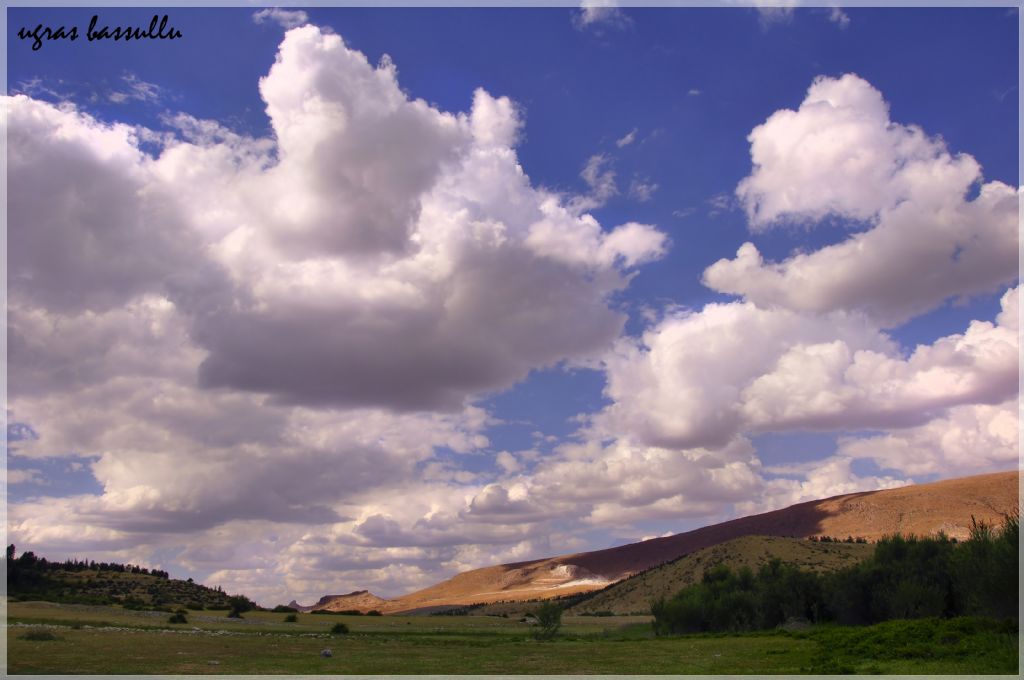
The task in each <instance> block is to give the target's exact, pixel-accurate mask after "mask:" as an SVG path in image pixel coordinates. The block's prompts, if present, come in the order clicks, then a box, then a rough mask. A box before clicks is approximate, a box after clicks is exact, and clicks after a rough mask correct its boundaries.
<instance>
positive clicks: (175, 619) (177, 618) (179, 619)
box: [167, 611, 188, 623]
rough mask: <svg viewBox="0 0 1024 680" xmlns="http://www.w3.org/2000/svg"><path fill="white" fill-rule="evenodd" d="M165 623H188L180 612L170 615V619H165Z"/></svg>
mask: <svg viewBox="0 0 1024 680" xmlns="http://www.w3.org/2000/svg"><path fill="white" fill-rule="evenodd" d="M167 623H188V618H186V616H185V614H184V613H182V612H181V611H177V612H175V613H173V614H171V618H169V619H167Z"/></svg>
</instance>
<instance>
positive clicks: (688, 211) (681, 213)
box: [672, 206, 697, 219]
mask: <svg viewBox="0 0 1024 680" xmlns="http://www.w3.org/2000/svg"><path fill="white" fill-rule="evenodd" d="M695 212H697V209H696V208H694V207H692V206H690V207H687V208H679V209H678V210H673V211H672V217H678V218H679V219H682V218H684V217H689V216H690V215H692V214H694V213H695Z"/></svg>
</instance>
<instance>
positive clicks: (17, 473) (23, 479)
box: [7, 468, 47, 484]
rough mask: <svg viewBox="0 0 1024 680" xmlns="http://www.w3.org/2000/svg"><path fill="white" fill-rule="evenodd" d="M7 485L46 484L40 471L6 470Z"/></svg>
mask: <svg viewBox="0 0 1024 680" xmlns="http://www.w3.org/2000/svg"><path fill="white" fill-rule="evenodd" d="M7 483H8V484H46V483H47V480H46V478H45V477H44V476H43V471H42V470H36V469H34V468H30V469H27V470H10V469H8V470H7Z"/></svg>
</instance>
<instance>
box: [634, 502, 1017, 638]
mask: <svg viewBox="0 0 1024 680" xmlns="http://www.w3.org/2000/svg"><path fill="white" fill-rule="evenodd" d="M972 524H973V526H972V529H971V536H970V538H969V539H968V540H966V541H962V542H959V543H957V542H954V541H952V540H950V539H949V538H947V537H945V536H943V535H940V536H938V537H935V538H916V537H914V536H909V537H904V536H899V535H896V536H889V537H886V538H884V539H882V540H881V541H879V542H878V544H877V545H876V547H875V551H874V553H873V555H872V556H871V557H870V558H869V559H867V560H865V561H864V562H861V563H860V564H857V565H854V566H851V567H847V568H846V569H842V570H839V571H837V572H833V573H831V574H824V575H822V574H816V573H812V572H804V571H801V570H799V569H797V568H796V567H793V566H791V565H787V564H783V563H782V562H781V561H780V560H777V559H776V560H773V561H772V562H770V563H768V564H766V565H764V566H763V567H761V569H760V570H758V572H757V573H756V574H755V573H754V572H753V571H751V570H750V569H749V568H746V567H745V568H742V569H740V570H739V571H738V572H733V571H732V570H731V569H729V567H727V566H724V565H722V566H718V567H715V568H712V569H709V570H708V571H706V572H704V576H703V578H702V580H701V582H700V583H698V584H695V585H693V586H690V587H689V588H686V589H684V590H682V591H680V592H679V593H677V594H676V595H675V596H673V597H672V598H670V599H664V598H662V599H659V600H657V601H656V602H654V603H652V605H651V613H652V614H653V615H654V624H653V625H654V630H655V633H656V634H658V635H668V634H675V633H692V632H711V631H745V630H758V629H765V628H774V627H776V626H778V625H780V624H782V623H784V622H786V621H790V620H804V621H809V622H822V621H836V622H838V623H842V624H872V623H879V622H882V621H888V620H892V619H918V618H925V617H943V618H949V617H954V616H964V615H975V616H990V617H995V618H1005V617H1017V616H1018V609H1017V606H1018V604H1017V603H1018V586H1017V573H1018V569H1019V564H1020V560H1019V556H1018V545H1019V534H1020V523H1019V517H1018V515H1016V514H1015V515H1012V516H1008V517H1007V518H1006V521H1005V523H1004V524H1003V525H1002V527H1000V528H999V529H996V528H994V527H993V526H991V525H988V524H985V523H983V522H973V521H972Z"/></svg>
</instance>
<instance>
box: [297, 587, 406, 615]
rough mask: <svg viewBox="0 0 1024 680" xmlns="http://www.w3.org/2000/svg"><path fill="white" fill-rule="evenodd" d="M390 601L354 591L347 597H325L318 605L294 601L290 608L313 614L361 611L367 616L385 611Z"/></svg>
mask: <svg viewBox="0 0 1024 680" xmlns="http://www.w3.org/2000/svg"><path fill="white" fill-rule="evenodd" d="M387 603H388V600H385V599H384V598H382V597H377V596H376V595H374V594H373V593H371V592H370V591H368V590H353V591H352V592H351V593H348V594H346V595H324V596H323V597H321V598H320V599H319V600H317V602H316V604H313V605H310V606H308V607H304V606H302V605H301V604H299V603H298V602H296V601H295V600H292V601H291V602H290V603H289V604H288V606H289V607H292V608H293V609H297V610H299V611H300V612H313V611H328V612H344V611H359V612H362V613H363V614H365V613H366V612H371V611H375V610H376V611H383V610H384V608H385V606H386V605H387Z"/></svg>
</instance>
